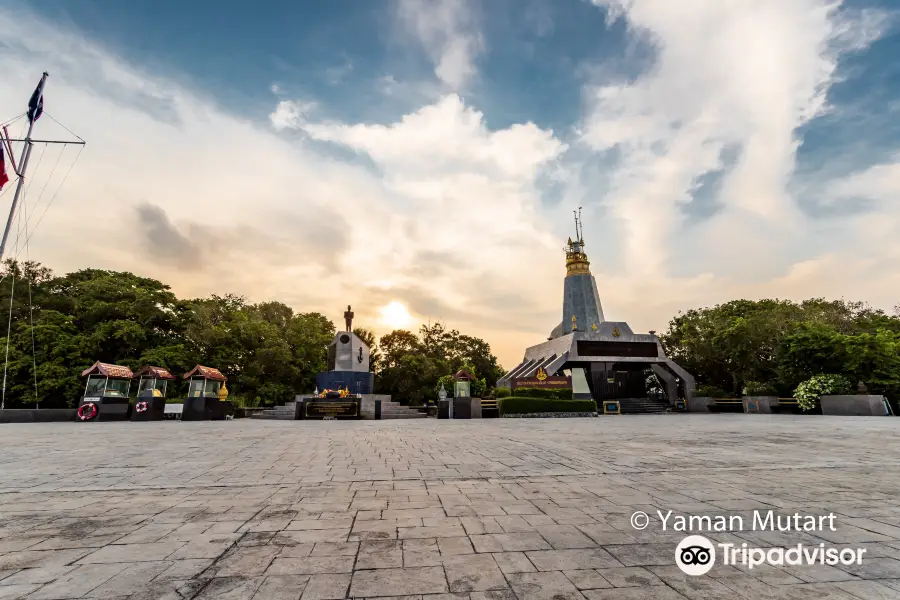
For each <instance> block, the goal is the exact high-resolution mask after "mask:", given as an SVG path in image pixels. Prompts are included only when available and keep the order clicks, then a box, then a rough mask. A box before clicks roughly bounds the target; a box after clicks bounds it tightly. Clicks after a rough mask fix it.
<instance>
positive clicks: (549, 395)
mask: <svg viewBox="0 0 900 600" xmlns="http://www.w3.org/2000/svg"><path fill="white" fill-rule="evenodd" d="M516 397H518V398H542V399H544V400H571V399H572V390H571V389H570V388H562V389H555V390H554V389H547V388H525V387H521V388H516ZM498 398H499V396H498Z"/></svg>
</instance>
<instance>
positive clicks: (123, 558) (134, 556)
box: [78, 542, 184, 564]
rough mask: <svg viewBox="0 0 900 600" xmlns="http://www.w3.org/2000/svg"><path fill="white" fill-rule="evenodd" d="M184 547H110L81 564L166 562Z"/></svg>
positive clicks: (169, 544) (176, 544) (166, 544)
mask: <svg viewBox="0 0 900 600" xmlns="http://www.w3.org/2000/svg"><path fill="white" fill-rule="evenodd" d="M182 546H184V542H155V543H152V544H124V545H110V546H105V547H103V548H100V549H99V550H97V551H95V552H91V553H90V554H88V555H87V556H85V557H83V558H81V559H80V560H79V561H78V563H79V564H93V563H121V562H148V561H157V560H164V559H165V558H166V557H168V556H171V555H172V554H174V553H175V552H176V551H177V550H178V549H180V548H181V547H182Z"/></svg>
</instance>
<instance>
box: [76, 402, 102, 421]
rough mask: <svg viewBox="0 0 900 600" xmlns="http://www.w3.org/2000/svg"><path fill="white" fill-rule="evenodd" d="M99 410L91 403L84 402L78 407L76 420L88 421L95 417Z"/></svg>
mask: <svg viewBox="0 0 900 600" xmlns="http://www.w3.org/2000/svg"><path fill="white" fill-rule="evenodd" d="M98 412H100V410H99V409H98V408H97V405H96V404H94V403H93V402H86V403H84V404H82V405H81V406H79V407H78V418H79V419H81V420H82V421H90V420H91V419H93V418H94V417H96V416H97V413H98Z"/></svg>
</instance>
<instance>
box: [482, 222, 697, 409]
mask: <svg viewBox="0 0 900 600" xmlns="http://www.w3.org/2000/svg"><path fill="white" fill-rule="evenodd" d="M565 251H566V278H565V281H564V284H563V306H562V310H563V312H562V321H561V322H560V324H559V325H557V326H556V327H555V328H554V329H553V331H552V332H551V333H550V337H548V338H547V341H545V342H543V343H541V344H537V345H536V346H532V347H530V348H528V349H526V350H525V356H524V358H523V359H522V362H521V363H519V364H518V365H517V366H516V367H515V368H514V369H512V370H511V371H509V372H508V373H506V374H505V375H504V376H503V377H501V378H500V379H499V380H498V381H497V387H510V388H513V389H514V388H515V387H551V384H552V387H558V386H562V385H564V384H563V383H562V382H563V381H564V380H563V379H562V378H563V377H570V378H571V387H572V392H573V397H575V398H593V399H594V400H596V401H597V404H598V405H600V403H601V402H603V401H604V400H618V401H620V403H621V410H622V412H625V413H628V412H653V411H662V410H665V409H668V408H675V407H676V405H678V404H680V403H686V401H687V400H688V399H690V398H691V397H692V396H693V391H694V378H693V377H692V376H691V375H690V374H689V373H688V372H687V371H685V370H684V369H683V368H681V367H680V366H679V365H678V364H676V363H675V362H674V361H672V360H670V359H669V358H668V357H667V356H666V354H665V351H664V350H663V347H662V344H660V342H659V339H658V338H657V337H656V335H655V333H654V332H652V331H651V332H650V333H649V334H637V333H634V332H633V331H632V330H631V327H629V326H628V323H625V322H622V321H607V320H606V319H605V317H604V315H603V308H602V306H601V304H600V294H599V292H598V291H597V282H596V280H595V279H594V276H593V275H592V274H591V269H590V261H588V257H587V255H586V254H585V252H584V236H583V231H582V226H581V216H580V209H579V212H578V213H577V214H576V216H575V240H574V241H573V240H572V239H571V238H569V240H568V244H567V247H566V249H565ZM647 369H650V370H652V371H653V373H655V374H656V376H657V378H659V380H660V381H661V382H662V383H663V384H664V386H665V390H666V400H664V401H658V400H654V399H652V398H650V397H648V394H647V391H646V373H645V371H646V370H647ZM535 382H549V383H546V384H545V383H540V384H538V383H535Z"/></svg>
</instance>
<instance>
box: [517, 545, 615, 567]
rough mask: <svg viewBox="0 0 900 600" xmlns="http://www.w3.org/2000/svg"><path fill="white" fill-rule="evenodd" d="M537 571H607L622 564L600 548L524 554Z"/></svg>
mask: <svg viewBox="0 0 900 600" xmlns="http://www.w3.org/2000/svg"><path fill="white" fill-rule="evenodd" d="M525 554H526V556H528V560H530V561H531V564H533V565H534V566H535V567H536V568H537V570H538V571H574V570H577V569H608V568H612V567H620V566H622V563H620V562H619V561H618V560H616V559H615V558H613V557H612V556H610V554H609V553H608V552H607V551H606V550H603V549H602V548H593V549H585V550H543V551H538V552H526V553H525Z"/></svg>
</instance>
